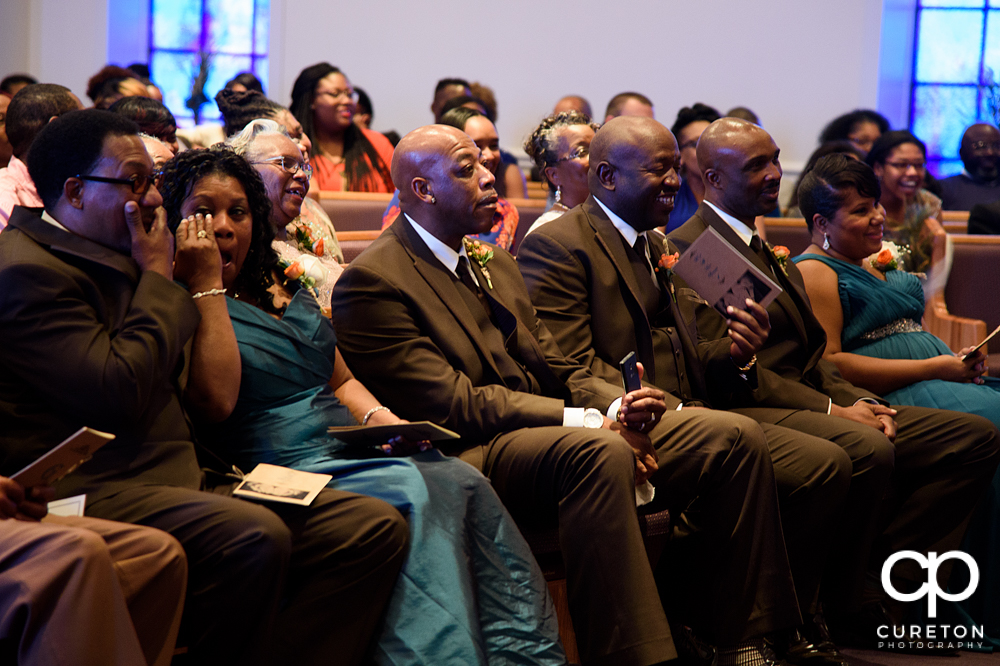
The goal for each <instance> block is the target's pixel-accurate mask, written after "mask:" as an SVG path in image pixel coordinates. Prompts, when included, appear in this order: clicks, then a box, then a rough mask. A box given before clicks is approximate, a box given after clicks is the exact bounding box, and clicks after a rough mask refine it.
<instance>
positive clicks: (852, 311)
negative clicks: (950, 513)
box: [794, 254, 1000, 647]
mask: <svg viewBox="0 0 1000 666" xmlns="http://www.w3.org/2000/svg"><path fill="white" fill-rule="evenodd" d="M808 260H816V261H821V262H823V263H824V264H826V265H827V266H829V267H830V268H832V269H833V270H834V271H836V273H837V290H838V292H839V293H840V305H841V308H842V309H843V312H844V327H843V332H842V333H841V348H842V349H843V350H844V351H845V352H850V353H852V354H860V355H862V356H871V357H874V358H886V359H926V358H932V357H934V356H940V355H942V354H951V353H952V351H951V349H949V348H948V345H946V344H945V343H944V342H943V341H942V340H941V339H940V338H938V337H936V336H935V335H933V334H931V333H928V332H927V331H924V330H921V329H920V320H921V319H922V318H923V315H924V292H923V287H922V286H921V284H920V281H919V280H918V279H917V278H916V277H915V276H913V275H911V274H910V273H906V272H904V271H898V270H893V271H888V272H887V273H886V274H885V277H886V279H885V281H882V280H880V279H878V278H877V277H875V276H874V275H872V274H871V273H869V272H868V271H866V270H865V269H864V268H861V267H860V266H855V265H854V264H850V263H848V262H846V261H840V260H839V259H834V258H832V257H824V256H822V255H818V254H803V255H801V256H798V257H796V258H795V259H794V261H795V262H796V263H799V262H801V261H808ZM985 379H986V384H962V383H959V382H949V381H946V380H943V379H930V380H926V381H922V382H915V383H913V384H910V385H909V386H904V387H903V388H900V389H897V390H895V391H893V392H891V393H887V394H885V395H884V396H882V397H883V398H885V399H886V400H888V401H889V403H890V404H893V405H915V406H918V407H936V408H938V409H951V410H954V411H958V412H967V413H969V414H978V415H979V416H982V417H984V418H987V419H989V420H990V421H992V422H993V423H994V424H996V425H997V427H1000V382H998V381H997V380H996V379H995V378H990V377H987V378H985ZM962 550H964V551H965V552H967V553H969V554H971V555H972V556H973V557H974V558H975V559H976V563H977V564H978V566H979V575H980V579H979V587H978V588H977V591H976V593H975V594H973V596H972V597H970V598H969V599H967V600H966V601H963V602H960V603H959V604H942V605H946V606H947V609H946V610H945V612H946V613H950V614H952V619H953V620H954V621H956V622H961V623H962V624H966V625H973V624H976V625H984V627H985V633H986V636H987V637H992V644H993V646H994V647H1000V640H997V639H1000V472H998V473H997V476H995V477H994V478H993V483H992V485H991V486H990V489H989V491H988V493H987V495H986V497H984V498H983V501H982V503H981V504H980V506H979V508H978V509H977V511H976V513H975V514H974V515H973V517H972V521H971V522H970V523H969V529H968V531H967V532H966V536H965V541H964V542H963V544H962ZM967 582H968V575H967V571H966V569H965V567H964V565H958V566H956V567H955V569H954V573H953V574H952V579H951V588H952V589H953V590H964V589H965V588H966V585H967ZM939 607H940V606H939ZM939 618H940V613H939Z"/></svg>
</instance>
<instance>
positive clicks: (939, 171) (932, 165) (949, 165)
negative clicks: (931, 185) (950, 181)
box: [927, 160, 965, 180]
mask: <svg viewBox="0 0 1000 666" xmlns="http://www.w3.org/2000/svg"><path fill="white" fill-rule="evenodd" d="M964 168H965V165H964V164H962V160H928V162H927V169H928V170H929V171H930V172H931V173H932V174H934V177H935V178H937V179H938V180H940V179H942V178H947V177H948V176H954V175H955V174H957V173H962V169H964Z"/></svg>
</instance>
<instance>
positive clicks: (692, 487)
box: [333, 126, 799, 664]
mask: <svg viewBox="0 0 1000 666" xmlns="http://www.w3.org/2000/svg"><path fill="white" fill-rule="evenodd" d="M392 173H393V181H394V182H395V184H396V186H397V187H398V188H399V190H400V203H401V208H402V211H403V214H402V215H401V216H400V217H399V218H398V219H397V220H396V221H395V222H394V223H393V225H392V226H391V227H390V228H389V229H388V230H387V231H386V233H384V234H382V236H381V237H379V238H378V240H376V241H375V242H374V243H373V244H372V245H371V247H370V248H368V249H367V250H366V251H365V252H364V253H362V255H361V256H360V257H358V258H357V259H356V260H355V261H353V262H352V263H351V266H350V267H349V268H348V269H347V270H346V271H345V272H344V275H343V276H342V277H341V278H340V280H339V281H338V282H337V286H336V287H335V289H334V293H333V318H334V324H335V326H336V329H337V336H338V347H339V348H340V350H341V353H342V354H343V355H344V358H345V360H346V361H347V363H348V365H349V366H350V367H351V369H352V370H353V371H354V373H355V375H356V376H357V377H358V378H359V379H360V380H361V381H363V382H364V384H365V386H367V387H368V388H369V389H370V390H371V391H372V393H374V394H375V396H376V397H378V398H379V399H380V400H381V401H383V402H384V403H386V404H387V405H388V406H390V407H392V409H393V410H395V411H396V412H397V413H398V414H399V415H400V416H403V417H405V418H411V419H417V418H419V419H429V420H431V421H433V422H435V423H439V424H441V425H443V426H446V427H448V428H450V429H452V430H455V431H457V432H458V433H459V434H460V435H461V436H462V439H461V441H459V442H457V443H456V444H453V445H451V446H448V447H446V448H445V451H446V452H447V453H450V454H452V455H458V456H460V457H461V458H462V459H464V460H466V461H468V462H469V463H471V464H473V465H474V466H476V467H477V468H478V469H481V470H482V471H483V473H484V474H486V475H487V476H489V477H490V479H491V480H492V481H493V484H494V487H495V488H496V491H497V493H498V494H499V495H500V497H501V498H502V499H503V501H504V502H505V504H506V505H507V507H508V509H509V510H510V511H511V513H512V514H513V515H514V517H515V518H516V519H518V520H520V521H522V522H542V523H548V524H554V523H555V522H556V521H558V525H559V532H560V541H561V546H562V554H563V558H564V561H565V563H566V570H567V583H568V588H569V601H570V609H571V613H572V616H573V624H574V628H575V630H576V635H577V639H578V643H579V647H580V650H581V654H582V655H583V659H584V662H585V663H588V664H651V663H656V662H659V661H664V660H667V659H670V658H672V657H674V656H675V655H676V652H675V649H674V646H673V645H672V640H671V637H670V631H669V627H668V625H667V622H666V618H665V616H664V611H663V609H662V608H661V605H660V600H659V598H658V595H657V591H656V585H655V584H654V582H653V575H652V572H651V571H650V568H649V564H648V560H647V558H646V555H645V552H644V550H643V546H642V540H641V537H640V534H639V531H638V527H637V522H636V520H635V505H636V493H635V485H636V483H637V482H638V483H639V484H640V485H644V484H643V482H644V481H645V480H646V478H647V477H648V476H649V475H650V474H651V473H652V482H653V484H654V485H656V486H658V487H659V489H660V491H663V492H665V493H668V494H670V495H671V496H681V495H683V496H685V499H686V501H685V502H684V503H683V506H682V508H683V509H686V510H684V511H679V512H678V513H677V514H676V515H674V516H673V519H674V520H675V521H676V525H677V532H678V533H679V534H683V535H686V536H688V537H689V538H685V539H682V540H681V541H679V542H678V546H677V547H676V553H675V556H676V559H677V561H679V562H682V564H681V566H680V568H679V569H677V570H676V571H675V572H674V573H675V578H676V580H675V581H674V591H675V592H676V594H675V595H673V596H671V600H672V602H673V603H672V605H675V606H676V608H675V609H672V610H676V612H677V615H678V616H679V617H681V618H682V619H683V621H686V622H689V623H690V624H692V625H694V626H695V627H697V628H698V629H699V630H701V631H703V633H704V635H705V636H706V637H708V638H710V639H712V640H714V641H716V642H717V643H719V644H720V645H723V646H726V647H735V646H736V645H737V644H739V643H740V642H742V641H745V640H746V639H748V638H750V637H754V636H759V635H760V634H762V633H764V632H765V631H769V630H772V629H776V628H780V627H787V626H791V625H794V624H797V623H798V622H799V613H798V610H797V607H796V604H795V599H794V590H793V587H792V583H791V580H790V575H789V572H788V567H787V560H786V557H785V553H784V547H783V541H782V537H781V528H780V523H779V520H778V516H777V508H776V498H775V493H774V486H773V484H774V482H773V476H772V472H771V467H770V462H769V460H768V459H767V452H766V447H765V444H764V439H763V435H762V433H761V432H760V430H759V428H758V427H757V426H756V424H754V423H752V422H751V421H749V420H748V419H742V418H740V417H737V416H735V415H734V416H733V418H732V420H731V421H730V422H728V423H726V424H724V425H721V426H715V425H712V424H709V423H707V422H706V420H705V419H704V417H703V415H702V414H700V413H698V412H686V413H684V414H677V413H675V412H664V409H665V406H664V404H663V393H662V392H661V391H659V390H658V389H655V388H651V387H645V388H643V389H641V390H639V391H636V392H633V393H630V394H628V395H626V396H624V398H622V390H621V389H620V388H619V387H618V385H615V384H610V383H607V382H605V381H603V380H601V379H598V378H597V377H595V376H594V375H593V373H592V372H591V371H590V370H589V369H588V368H586V367H585V366H582V365H580V364H579V363H577V362H576V361H573V360H571V359H568V358H566V357H565V356H564V355H563V354H562V353H560V352H559V349H558V347H557V346H556V344H555V343H554V341H553V340H552V337H551V335H550V334H549V332H548V330H547V329H546V328H545V325H544V324H542V323H541V322H540V321H539V320H538V319H537V317H536V316H535V312H534V309H533V308H532V306H531V302H530V300H529V299H528V294H527V292H526V290H525V287H524V282H523V280H522V279H521V276H520V274H519V273H518V270H517V266H516V264H515V262H514V260H513V258H512V257H511V256H510V255H509V254H507V253H506V252H504V251H503V250H499V249H496V248H493V247H492V246H486V245H478V246H475V245H473V244H469V243H466V242H464V241H463V238H464V237H465V235H466V234H475V233H479V232H481V231H483V230H484V229H488V228H489V227H490V226H491V224H492V219H493V212H494V209H495V203H496V194H495V192H494V190H493V180H494V179H493V177H492V175H491V174H490V173H489V171H488V170H486V169H485V168H484V167H483V166H482V164H481V163H480V162H479V150H478V149H477V148H476V147H475V144H473V143H472V141H471V140H470V139H469V137H468V136H467V135H465V134H464V133H462V132H459V131H458V130H455V129H453V128H447V127H442V126H431V127H425V128H421V129H419V130H416V131H415V132H412V133H411V134H409V135H407V136H406V137H404V139H403V140H402V141H401V142H400V144H399V146H398V147H397V149H396V152H395V154H394V156H393V164H392ZM470 255H471V256H472V259H473V261H471V262H469V260H468V258H467V257H468V256H470ZM619 399H621V400H622V411H623V412H624V416H623V417H622V418H623V420H624V421H626V422H628V423H630V424H632V426H633V427H634V428H635V430H624V429H623V428H622V427H621V425H620V424H618V423H616V422H613V421H611V419H609V418H607V417H602V413H607V414H610V415H611V416H615V415H616V413H617V405H618V400H619ZM581 407H585V408H587V409H588V411H590V412H591V413H590V414H589V415H588V416H596V419H595V422H594V423H593V424H592V425H595V426H598V428H595V429H587V428H581V427H572V426H573V425H588V424H587V423H586V422H583V423H581V422H579V421H578V422H576V423H575V424H574V422H573V418H574V415H573V411H574V408H576V409H579V408H581ZM652 420H655V421H656V423H655V425H654V426H653V427H652V428H650V427H649V422H650V421H652ZM568 426H569V427H568ZM602 426H603V429H601V427H602ZM609 428H610V429H609ZM612 430H614V431H616V432H620V433H621V434H622V435H624V436H625V437H627V438H628V441H626V439H623V438H622V436H620V435H619V434H616V432H612ZM643 431H649V432H650V436H651V437H652V440H653V442H652V443H651V442H650V439H649V438H647V437H646V436H645V434H643ZM667 438H675V439H677V440H678V441H684V442H707V445H706V446H704V447H700V448H699V447H695V446H693V445H692V446H689V449H690V450H691V455H690V456H689V457H687V458H686V459H685V460H683V461H678V464H677V465H676V467H674V468H673V469H671V470H669V471H668V472H663V471H661V472H660V473H659V474H657V473H655V470H656V467H657V463H656V460H655V456H654V455H653V449H652V446H653V444H656V445H659V443H660V442H661V440H664V439H667ZM629 443H631V444H632V445H633V446H634V447H635V451H636V453H635V454H634V453H633V449H632V447H630V446H629ZM637 465H638V467H637Z"/></svg>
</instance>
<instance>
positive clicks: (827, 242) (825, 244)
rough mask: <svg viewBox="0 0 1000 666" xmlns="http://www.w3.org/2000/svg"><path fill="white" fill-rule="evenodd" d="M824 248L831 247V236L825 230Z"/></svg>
mask: <svg viewBox="0 0 1000 666" xmlns="http://www.w3.org/2000/svg"><path fill="white" fill-rule="evenodd" d="M823 249H824V250H829V249H830V237H829V236H827V235H826V232H825V231H824V232H823Z"/></svg>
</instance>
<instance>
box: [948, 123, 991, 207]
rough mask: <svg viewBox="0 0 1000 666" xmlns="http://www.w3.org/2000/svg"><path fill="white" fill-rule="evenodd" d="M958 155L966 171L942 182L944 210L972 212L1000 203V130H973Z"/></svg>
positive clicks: (983, 127) (980, 125)
mask: <svg viewBox="0 0 1000 666" xmlns="http://www.w3.org/2000/svg"><path fill="white" fill-rule="evenodd" d="M958 154H959V157H961V158H962V163H963V164H964V165H965V170H964V171H962V173H959V174H956V175H954V176H951V177H950V178H944V179H942V180H941V202H942V206H943V208H944V210H972V207H973V206H975V205H976V204H988V203H991V202H995V201H997V200H1000V130H998V129H997V128H996V127H994V126H993V125H988V124H986V123H976V124H975V125H972V126H970V127H969V128H968V129H967V130H965V134H964V135H962V145H961V146H960V147H959V149H958Z"/></svg>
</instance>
